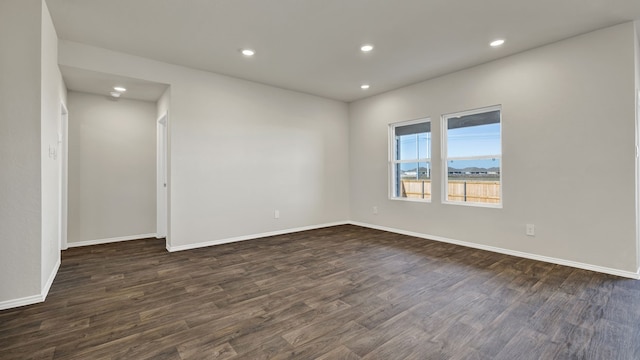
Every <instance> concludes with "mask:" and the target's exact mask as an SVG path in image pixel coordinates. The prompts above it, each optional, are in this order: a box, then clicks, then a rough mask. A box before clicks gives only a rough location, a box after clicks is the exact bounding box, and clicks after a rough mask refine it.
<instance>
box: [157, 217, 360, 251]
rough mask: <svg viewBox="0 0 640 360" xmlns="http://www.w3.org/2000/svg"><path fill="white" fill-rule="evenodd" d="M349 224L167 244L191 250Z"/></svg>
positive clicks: (171, 247) (304, 227)
mask: <svg viewBox="0 0 640 360" xmlns="http://www.w3.org/2000/svg"><path fill="white" fill-rule="evenodd" d="M347 224H350V222H349V221H337V222H332V223H326V224H318V225H311V226H303V227H297V228H292V229H285V230H276V231H270V232H265V233H260V234H252V235H244V236H237V237H232V238H226V239H219V240H212V241H206V242H201V243H196V244H187V245H178V246H170V245H169V244H167V250H168V251H169V252H176V251H183V250H191V249H197V248H202V247H207V246H214V245H222V244H228V243H232V242H238V241H245V240H253V239H259V238H263V237H268V236H276V235H284V234H291V233H296V232H300V231H307V230H315V229H321V228H326V227H331V226H338V225H347Z"/></svg>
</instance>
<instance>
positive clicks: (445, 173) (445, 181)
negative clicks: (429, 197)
mask: <svg viewBox="0 0 640 360" xmlns="http://www.w3.org/2000/svg"><path fill="white" fill-rule="evenodd" d="M491 111H499V112H500V154H494V155H480V156H468V157H460V156H457V157H449V156H448V155H449V154H448V151H449V146H448V140H449V139H448V134H447V132H448V130H449V126H448V125H449V124H448V121H449V119H452V118H459V117H463V116H468V115H474V114H481V113H485V112H491ZM503 125H504V123H503V119H502V105H501V104H498V105H492V106H487V107H482V108H476V109H471V110H465V111H458V112H453V113H448V114H444V115H442V116H441V122H440V126H441V130H440V132H441V136H442V138H441V154H442V159H441V161H442V189H441V190H442V191H441V194H442V199H441V200H442V203H443V204H447V205H461V206H473V207H485V208H495V209H502V208H503V204H504V197H503V192H502V188H503V182H502V175H503V173H504V171H503V170H504V166H503V165H504V164H503V161H502V152H503V146H502V133H503ZM482 159H500V188H499V196H500V202H499V203H481V202H467V201H454V200H449V199H448V198H449V161H450V160H482Z"/></svg>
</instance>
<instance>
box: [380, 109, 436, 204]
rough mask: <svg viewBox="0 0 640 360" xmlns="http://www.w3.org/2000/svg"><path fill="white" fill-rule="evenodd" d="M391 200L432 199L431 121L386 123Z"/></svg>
mask: <svg viewBox="0 0 640 360" xmlns="http://www.w3.org/2000/svg"><path fill="white" fill-rule="evenodd" d="M389 134H390V141H389V144H390V151H389V155H390V156H389V170H390V171H389V172H390V173H391V189H390V190H391V191H390V195H391V198H392V199H412V200H426V201H430V200H431V121H430V120H429V119H420V120H414V121H407V122H403V123H397V124H391V125H390V126H389Z"/></svg>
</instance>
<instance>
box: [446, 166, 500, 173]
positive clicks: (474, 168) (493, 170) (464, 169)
mask: <svg viewBox="0 0 640 360" xmlns="http://www.w3.org/2000/svg"><path fill="white" fill-rule="evenodd" d="M449 171H450V172H452V171H453V172H463V173H464V172H471V173H473V172H500V168H499V167H490V168H479V167H475V166H472V167H466V168H462V169H458V168H454V167H449Z"/></svg>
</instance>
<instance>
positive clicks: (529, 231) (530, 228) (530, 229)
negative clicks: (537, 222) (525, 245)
mask: <svg viewBox="0 0 640 360" xmlns="http://www.w3.org/2000/svg"><path fill="white" fill-rule="evenodd" d="M525 234H526V235H527V236H536V227H535V226H534V225H533V224H527V229H526V230H525Z"/></svg>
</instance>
